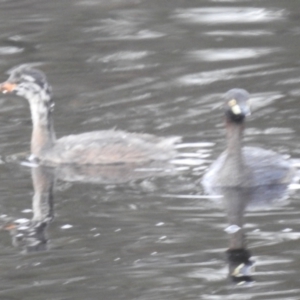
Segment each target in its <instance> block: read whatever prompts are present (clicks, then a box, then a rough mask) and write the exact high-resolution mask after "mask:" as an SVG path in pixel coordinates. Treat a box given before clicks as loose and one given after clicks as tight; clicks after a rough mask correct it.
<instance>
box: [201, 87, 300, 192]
mask: <svg viewBox="0 0 300 300" xmlns="http://www.w3.org/2000/svg"><path fill="white" fill-rule="evenodd" d="M224 98H225V103H224V111H225V124H226V133H227V148H226V150H225V151H224V152H223V153H222V154H221V155H220V156H219V158H218V159H217V160H216V161H215V162H213V164H212V165H211V167H210V168H209V169H208V171H207V172H206V173H205V175H204V177H203V179H202V184H203V185H204V187H205V188H206V190H207V189H208V187H218V186H220V187H254V186H260V185H276V184H287V183H289V182H290V181H291V180H292V179H293V177H294V175H295V169H294V167H293V166H292V164H291V162H290V161H288V160H286V159H285V158H284V157H283V156H282V155H280V154H278V153H276V152H274V151H271V150H265V149H262V148H257V147H242V136H243V129H244V123H245V119H246V116H247V115H249V114H250V109H249V106H248V103H247V102H248V100H249V93H248V92H247V91H246V90H243V89H232V90H230V91H228V92H227V93H226V94H225V97H224Z"/></svg>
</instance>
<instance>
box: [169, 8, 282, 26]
mask: <svg viewBox="0 0 300 300" xmlns="http://www.w3.org/2000/svg"><path fill="white" fill-rule="evenodd" d="M174 17H175V18H176V19H179V20H182V21H183V22H185V23H207V24H212V25H216V26H219V25H220V23H224V24H230V23H261V22H263V23H264V22H270V21H275V20H280V19H283V18H284V17H285V11H284V10H282V9H267V8H258V7H230V8H229V7H206V8H188V9H178V10H176V11H175V15H174Z"/></svg>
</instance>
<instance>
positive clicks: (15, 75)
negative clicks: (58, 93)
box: [0, 65, 52, 104]
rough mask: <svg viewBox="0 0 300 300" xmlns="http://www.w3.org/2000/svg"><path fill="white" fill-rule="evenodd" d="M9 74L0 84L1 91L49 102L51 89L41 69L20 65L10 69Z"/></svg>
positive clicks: (30, 99)
mask: <svg viewBox="0 0 300 300" xmlns="http://www.w3.org/2000/svg"><path fill="white" fill-rule="evenodd" d="M9 74H10V76H9V78H8V80H7V81H6V82H4V83H2V84H1V85H0V91H1V92H2V93H4V94H5V93H14V94H16V95H18V96H20V97H23V98H25V99H27V100H28V101H29V102H32V101H42V102H46V103H48V104H50V103H51V94H52V93H51V90H52V89H51V86H50V85H49V84H48V82H47V78H46V75H45V74H44V73H43V72H42V71H40V70H37V69H33V68H30V67H29V66H26V65H25V66H24V65H22V66H19V67H15V68H13V69H11V70H10V71H9Z"/></svg>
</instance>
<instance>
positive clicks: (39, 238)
mask: <svg viewBox="0 0 300 300" xmlns="http://www.w3.org/2000/svg"><path fill="white" fill-rule="evenodd" d="M25 165H27V166H30V167H31V176H32V183H33V189H34V195H33V198H32V211H33V217H32V219H31V220H27V219H26V220H24V219H17V220H3V219H2V221H4V222H5V225H4V226H2V228H4V229H6V230H8V231H9V232H10V234H11V237H12V243H13V245H14V246H16V247H19V248H21V249H22V250H23V251H24V252H34V251H42V250H47V249H48V239H47V237H46V229H47V227H48V225H49V223H50V222H51V221H52V219H53V217H54V211H53V201H54V186H55V182H56V181H57V180H62V181H67V182H85V183H94V184H120V183H126V182H130V181H135V180H138V179H145V178H149V177H157V176H166V175H168V176H169V175H175V174H178V172H179V169H180V168H178V167H176V166H175V165H172V164H171V163H168V162H157V161H153V162H150V163H143V164H141V163H140V164H135V163H131V164H116V165H105V166H93V165H85V166H78V165H61V166H58V167H55V168H53V167H47V166H43V165H39V164H35V163H32V162H26V163H25Z"/></svg>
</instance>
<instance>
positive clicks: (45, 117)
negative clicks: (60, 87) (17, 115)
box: [29, 95, 56, 157]
mask: <svg viewBox="0 0 300 300" xmlns="http://www.w3.org/2000/svg"><path fill="white" fill-rule="evenodd" d="M29 104H30V110H31V119H32V125H33V130H32V136H31V153H32V154H33V155H34V156H36V157H39V156H40V155H41V154H42V152H43V151H44V150H47V149H50V148H51V147H53V145H54V143H55V140H56V137H55V132H54V126H53V119H52V110H53V107H51V104H52V102H50V101H42V100H41V99H40V97H38V95H36V99H30V101H29Z"/></svg>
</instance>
